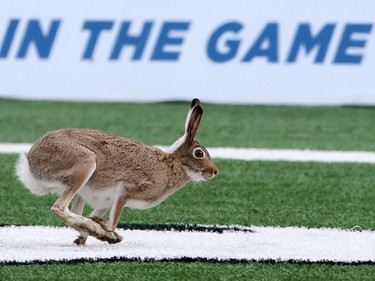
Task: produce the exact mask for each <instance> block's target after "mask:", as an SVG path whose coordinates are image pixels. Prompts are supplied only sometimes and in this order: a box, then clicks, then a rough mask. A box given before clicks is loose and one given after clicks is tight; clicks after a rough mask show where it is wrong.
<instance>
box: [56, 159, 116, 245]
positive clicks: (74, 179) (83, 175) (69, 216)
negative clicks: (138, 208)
mask: <svg viewBox="0 0 375 281" xmlns="http://www.w3.org/2000/svg"><path fill="white" fill-rule="evenodd" d="M81 159H82V158H81ZM78 162H79V163H78ZM75 167H77V169H72V171H73V172H71V174H70V176H69V179H70V181H69V184H68V187H67V188H66V189H65V191H64V192H63V193H62V194H61V196H60V197H59V199H58V200H57V201H56V202H55V204H54V205H53V206H52V208H51V211H52V212H53V213H54V214H56V215H57V216H58V217H59V218H61V219H62V220H63V221H64V222H65V223H66V224H68V225H69V226H71V227H72V228H74V229H75V230H77V231H79V232H80V233H88V234H89V235H92V236H94V237H96V238H98V239H100V240H103V241H107V242H109V243H115V242H114V241H117V240H118V238H117V236H116V235H115V234H113V232H109V231H106V230H104V229H103V228H102V227H101V226H100V224H98V223H96V222H94V221H93V220H91V219H88V218H85V217H83V216H81V215H78V214H75V213H73V212H71V211H69V209H68V206H69V203H70V202H71V201H72V199H73V197H74V196H75V195H76V194H77V192H78V191H79V190H80V189H81V188H82V187H83V186H84V185H85V184H86V183H87V181H88V180H89V179H90V177H91V176H92V174H93V173H94V171H95V169H96V161H95V155H94V154H93V153H92V152H90V153H88V154H87V157H86V158H84V159H82V160H80V161H77V163H75ZM78 205H79V204H78ZM78 207H80V206H77V207H76V208H77V210H78V209H79V208H78ZM78 211H80V210H78Z"/></svg>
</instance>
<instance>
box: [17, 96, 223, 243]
mask: <svg viewBox="0 0 375 281" xmlns="http://www.w3.org/2000/svg"><path fill="white" fill-rule="evenodd" d="M202 114H203V109H202V107H201V104H200V102H199V100H197V99H195V100H193V101H192V105H191V109H190V111H189V113H188V116H187V121H186V125H185V135H184V137H183V138H181V143H178V142H177V143H178V147H175V148H173V151H171V152H170V153H166V152H163V151H161V150H160V149H158V148H155V147H151V146H147V145H144V144H143V143H141V142H138V141H135V140H130V139H127V138H123V137H120V136H116V135H113V134H109V133H105V132H102V131H97V130H89V129H62V130H57V131H52V132H49V133H47V134H46V135H45V136H43V137H42V138H41V139H39V140H38V141H37V142H36V143H35V144H34V145H33V146H32V148H31V150H30V152H29V154H28V156H27V160H28V165H29V166H28V169H29V170H30V172H31V174H32V177H33V181H34V182H40V184H42V183H44V184H45V183H49V184H50V185H53V184H55V183H58V184H59V185H62V186H64V187H65V189H64V190H63V191H62V194H61V195H60V198H59V199H58V200H57V201H56V203H55V204H54V205H53V206H52V208H51V210H52V211H53V212H54V213H55V214H56V215H57V216H59V217H60V218H61V219H62V220H64V221H65V222H66V223H67V224H68V225H70V226H71V227H73V228H74V229H76V230H78V231H79V232H80V233H81V235H80V236H79V238H78V239H76V240H75V243H77V244H84V243H85V242H86V238H87V236H88V235H92V236H95V237H96V238H98V239H101V240H103V241H107V242H109V243H117V242H120V241H121V237H120V236H119V235H118V234H117V233H116V232H115V231H114V230H115V228H116V226H117V223H118V221H119V218H120V216H121V212H122V209H123V207H124V206H125V205H126V204H129V205H134V206H138V205H139V206H141V205H142V206H143V205H144V207H145V208H147V207H152V206H154V205H156V204H158V203H160V202H161V201H163V200H164V199H165V198H167V197H168V196H169V195H171V194H172V193H174V192H175V191H177V190H178V189H179V188H181V187H183V186H184V185H186V184H187V183H188V182H190V181H191V180H197V179H198V180H199V179H210V178H213V177H214V175H215V174H216V173H217V172H218V169H217V167H216V166H215V164H214V163H213V162H212V160H211V157H210V155H209V153H208V151H207V150H206V149H205V148H204V147H202V146H201V145H200V144H199V143H198V142H196V141H195V140H194V137H195V134H196V133H197V130H198V127H199V124H200V120H201V117H202ZM194 149H200V150H202V151H203V152H204V157H203V158H201V159H197V157H195V156H194V155H193V154H194ZM22 165H24V164H22ZM22 165H21V164H19V166H22ZM21 168H22V167H21ZM17 169H18V175H19V177H20V179H21V181H22V180H23V179H24V178H27V177H26V176H23V177H22V173H23V172H22V169H20V167H18V168H17ZM23 181H24V183H25V185H27V180H23ZM30 190H32V189H31V188H30ZM46 190H47V191H50V190H49V189H46ZM51 190H52V189H51ZM106 190H108V191H106ZM101 192H102V193H101ZM103 192H104V193H103ZM106 192H107V193H106ZM103 194H107V195H106V196H104V197H103ZM100 196H102V197H103V198H102V197H100ZM98 197H99V198H98ZM73 198H74V202H73V206H72V212H71V211H69V210H68V206H69V203H70V202H71V200H72V199H73ZM85 199H86V200H88V201H90V200H91V204H92V205H93V207H94V212H93V214H92V216H93V218H92V219H88V218H84V217H82V215H81V214H82V210H83V206H84V204H85V201H86V200H85ZM106 200H107V201H108V203H106ZM141 208H143V207H141ZM109 209H111V215H110V221H109V224H107V223H106V222H104V221H103V220H102V217H103V215H104V214H105V213H106V212H107V211H108V210H109Z"/></svg>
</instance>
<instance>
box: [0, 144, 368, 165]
mask: <svg viewBox="0 0 375 281" xmlns="http://www.w3.org/2000/svg"><path fill="white" fill-rule="evenodd" d="M30 147H31V144H22V143H21V144H11V143H2V144H0V153H24V152H27V151H28V150H29V149H30ZM158 147H159V148H161V149H165V148H166V147H165V146H158ZM208 150H209V152H210V154H211V156H212V157H213V158H222V159H236V160H246V161H256V160H264V161H298V162H329V163H375V152H369V151H320V150H297V149H263V148H231V147H211V148H208Z"/></svg>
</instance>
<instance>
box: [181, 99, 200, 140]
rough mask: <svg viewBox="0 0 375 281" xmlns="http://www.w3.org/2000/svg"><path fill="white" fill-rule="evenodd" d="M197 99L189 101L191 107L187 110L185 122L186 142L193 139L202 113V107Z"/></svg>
mask: <svg viewBox="0 0 375 281" xmlns="http://www.w3.org/2000/svg"><path fill="white" fill-rule="evenodd" d="M200 104H201V103H200V101H199V100H198V99H194V100H193V102H192V103H191V106H192V107H191V108H190V110H189V113H188V116H187V118H186V122H185V136H186V140H185V141H186V142H188V143H192V142H193V141H194V138H195V135H196V134H197V131H198V128H199V124H200V122H201V118H202V115H203V108H202V107H201V105H200Z"/></svg>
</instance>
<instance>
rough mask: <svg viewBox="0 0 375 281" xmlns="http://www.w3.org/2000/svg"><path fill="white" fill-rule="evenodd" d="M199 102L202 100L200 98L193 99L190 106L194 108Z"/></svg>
mask: <svg viewBox="0 0 375 281" xmlns="http://www.w3.org/2000/svg"><path fill="white" fill-rule="evenodd" d="M198 104H201V101H200V100H199V99H193V100H192V101H191V105H190V108H193V107H194V106H197V105H198Z"/></svg>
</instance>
